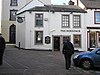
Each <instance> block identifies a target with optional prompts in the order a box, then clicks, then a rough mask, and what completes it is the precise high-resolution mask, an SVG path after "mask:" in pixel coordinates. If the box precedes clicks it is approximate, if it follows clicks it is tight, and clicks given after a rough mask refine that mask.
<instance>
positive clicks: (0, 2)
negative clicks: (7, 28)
mask: <svg viewBox="0 0 100 75" xmlns="http://www.w3.org/2000/svg"><path fill="white" fill-rule="evenodd" d="M1 10H2V0H0V33H1Z"/></svg>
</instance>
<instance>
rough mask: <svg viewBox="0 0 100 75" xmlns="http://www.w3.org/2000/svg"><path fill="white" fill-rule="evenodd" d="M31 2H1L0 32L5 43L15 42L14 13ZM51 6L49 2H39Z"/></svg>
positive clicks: (20, 0) (42, 0) (3, 0)
mask: <svg viewBox="0 0 100 75" xmlns="http://www.w3.org/2000/svg"><path fill="white" fill-rule="evenodd" d="M0 1H1V0H0ZM31 1H32V0H2V16H1V17H2V18H1V26H0V27H1V28H0V29H2V30H1V32H2V34H3V37H4V38H5V40H6V42H9V43H15V41H16V12H17V11H18V10H19V9H20V8H22V7H23V6H26V5H27V4H29V3H30V2H31ZM39 1H41V2H42V3H46V4H51V1H50V0H39Z"/></svg>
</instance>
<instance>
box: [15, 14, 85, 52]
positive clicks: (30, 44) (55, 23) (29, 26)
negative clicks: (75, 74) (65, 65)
mask: <svg viewBox="0 0 100 75" xmlns="http://www.w3.org/2000/svg"><path fill="white" fill-rule="evenodd" d="M35 13H43V15H44V17H43V18H44V20H43V23H44V26H43V28H40V27H35ZM61 14H69V15H70V24H71V28H67V29H68V30H80V32H61V30H67V29H66V28H65V29H63V28H61ZM73 14H79V15H81V21H82V22H81V24H82V25H81V26H82V27H81V28H78V29H76V28H73V27H72V25H73V22H72V21H73ZM73 14H70V13H67V12H55V13H52V12H31V13H29V12H25V21H24V23H22V24H20V25H17V26H18V27H17V28H19V30H18V35H17V42H18V41H19V40H20V41H21V42H22V44H21V47H22V48H25V49H44V50H47V49H52V46H53V43H52V36H61V35H62V36H65V35H70V36H71V42H72V43H73V34H81V40H82V41H81V42H82V44H81V45H82V46H81V47H82V48H77V49H78V50H80V51H84V50H86V48H87V44H86V41H84V40H86V39H87V38H86V37H87V35H86V26H85V14H84V13H83V14H82V13H73ZM45 18H46V19H48V21H45ZM22 25H23V26H25V27H23V28H25V30H24V33H25V34H23V35H20V34H19V32H21V34H22V33H23V31H22V30H21V28H22V27H21V26H22ZM35 31H43V36H44V37H43V45H35ZM47 35H49V36H50V37H51V43H50V44H45V36H47ZM23 36H25V38H24V39H25V42H24V41H22V40H21V39H22V38H21V37H23ZM24 43H25V44H24ZM16 44H17V46H18V43H16Z"/></svg>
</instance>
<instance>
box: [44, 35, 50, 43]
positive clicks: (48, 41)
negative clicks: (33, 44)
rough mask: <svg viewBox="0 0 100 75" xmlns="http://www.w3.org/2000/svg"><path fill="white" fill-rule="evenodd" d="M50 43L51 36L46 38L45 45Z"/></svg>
mask: <svg viewBox="0 0 100 75" xmlns="http://www.w3.org/2000/svg"><path fill="white" fill-rule="evenodd" d="M50 41H51V38H50V36H46V37H45V43H46V44H49V43H50Z"/></svg>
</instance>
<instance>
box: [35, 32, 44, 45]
mask: <svg viewBox="0 0 100 75" xmlns="http://www.w3.org/2000/svg"><path fill="white" fill-rule="evenodd" d="M39 33H41V36H40V37H41V38H38V37H39V36H38V34H39ZM39 40H40V41H39ZM35 44H36V45H37V44H38V45H43V31H35Z"/></svg>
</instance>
